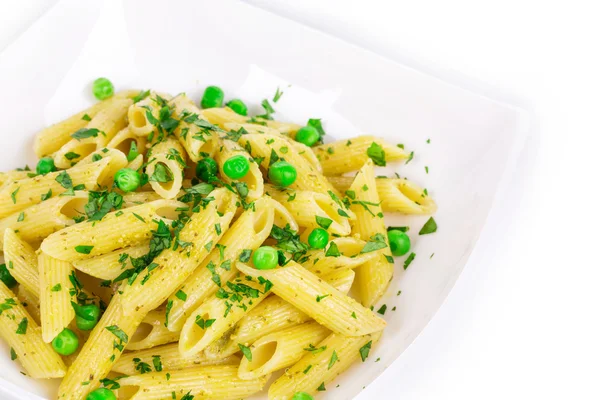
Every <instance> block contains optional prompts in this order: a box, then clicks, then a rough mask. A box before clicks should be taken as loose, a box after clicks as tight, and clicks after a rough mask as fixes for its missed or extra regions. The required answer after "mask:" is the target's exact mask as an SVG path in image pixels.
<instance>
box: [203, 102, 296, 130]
mask: <svg viewBox="0 0 600 400" xmlns="http://www.w3.org/2000/svg"><path fill="white" fill-rule="evenodd" d="M202 114H203V116H204V118H206V119H207V120H208V122H210V123H211V124H215V125H218V126H220V127H221V128H223V129H228V128H227V125H228V124H231V123H237V124H242V125H243V126H244V128H246V127H247V125H252V126H250V127H249V128H250V129H251V130H253V128H254V127H255V126H256V128H254V129H255V130H256V132H258V133H268V132H261V128H260V127H261V126H262V127H265V128H271V129H272V130H275V131H277V132H279V133H280V134H284V135H286V134H289V135H295V134H296V132H297V131H298V129H300V125H298V124H293V123H288V122H281V121H274V120H269V119H264V118H259V117H257V118H249V117H245V116H243V115H239V114H236V113H235V112H234V111H233V110H232V109H231V108H229V107H223V108H207V109H204V110H202ZM229 126H231V125H229ZM236 130H237V129H236ZM249 132H250V131H249ZM271 132H272V131H271Z"/></svg>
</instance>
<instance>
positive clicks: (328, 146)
mask: <svg viewBox="0 0 600 400" xmlns="http://www.w3.org/2000/svg"><path fill="white" fill-rule="evenodd" d="M92 92H93V94H94V96H95V97H96V98H98V99H99V100H100V102H98V103H97V104H95V105H93V106H92V107H89V108H87V109H85V110H82V111H81V112H79V113H77V114H75V115H74V116H72V117H70V118H68V119H66V120H65V121H62V122H59V123H58V124H55V125H53V126H51V127H48V128H46V129H44V130H42V131H41V132H39V133H38V137H37V138H36V142H35V143H36V147H35V150H36V154H38V155H39V156H40V160H39V161H38V163H37V166H36V170H35V171H30V170H29V169H28V168H26V169H25V168H24V169H21V170H15V171H9V172H6V173H2V174H0V235H2V236H1V240H0V246H2V251H3V253H4V257H5V264H3V265H2V266H0V280H1V283H0V295H1V296H0V299H4V300H3V303H0V337H1V338H2V339H3V340H4V341H5V342H6V343H7V344H8V345H9V346H10V348H11V358H13V361H15V362H17V363H20V364H21V366H22V368H23V369H24V370H25V372H26V373H27V374H29V375H30V376H32V377H35V378H37V379H47V378H61V379H62V381H61V384H60V387H59V389H58V393H57V394H56V397H57V398H60V399H88V400H107V399H116V398H117V395H118V396H121V395H124V396H130V395H131V398H132V399H136V398H157V399H158V398H172V396H173V395H172V394H173V393H175V396H176V397H177V396H179V397H178V398H183V399H186V400H191V399H193V398H194V397H195V396H199V397H202V396H205V395H206V393H210V397H211V399H217V400H218V399H232V398H245V397H248V396H252V395H254V394H256V393H258V392H261V391H266V392H267V393H268V396H269V398H274V399H293V400H311V399H313V398H318V397H319V392H320V391H323V390H324V389H325V388H326V385H329V384H330V383H331V381H333V380H334V379H335V378H336V377H337V376H338V375H340V374H341V373H342V372H344V371H345V370H346V369H347V368H349V367H350V366H351V365H352V364H354V363H360V362H365V361H366V360H367V358H369V357H370V354H371V351H372V350H373V351H377V349H376V346H377V342H378V340H379V338H380V337H381V334H382V332H383V330H384V329H385V327H386V321H385V319H384V316H385V317H386V318H387V317H388V316H389V315H390V313H388V314H386V310H387V305H385V304H384V305H380V304H378V303H379V301H380V299H381V298H382V296H384V294H385V293H386V291H388V286H389V285H390V281H391V280H392V278H393V276H394V274H395V273H397V271H398V267H396V266H395V259H394V256H397V257H404V258H403V259H402V260H400V262H399V264H400V265H401V266H400V268H402V265H403V266H404V268H407V267H408V265H410V264H411V263H412V262H413V260H415V259H416V254H415V253H414V252H412V253H411V241H410V238H409V236H408V234H407V231H408V230H409V228H410V227H389V228H388V227H386V225H385V222H384V212H386V213H388V212H393V211H397V212H401V213H405V214H411V213H412V214H419V215H424V214H430V213H432V212H433V211H434V210H435V203H434V202H433V200H432V199H431V197H430V195H429V193H428V192H427V191H426V190H425V189H421V188H420V187H419V186H418V185H416V184H415V183H413V182H411V181H408V180H405V179H399V178H393V179H392V178H382V177H381V176H378V175H376V168H377V167H379V166H383V165H388V164H389V163H393V162H396V161H402V160H404V159H406V158H407V157H408V155H407V153H406V152H405V151H404V149H401V148H400V147H398V146H395V145H393V144H391V143H387V142H386V141H385V140H382V139H379V138H376V137H373V136H359V137H356V138H352V139H350V140H344V141H329V140H328V137H327V135H326V133H325V129H326V127H327V124H326V123H327V121H321V120H320V119H316V118H311V119H309V120H308V121H300V122H302V124H300V125H298V124H294V123H290V122H283V121H280V120H278V119H277V117H278V116H279V115H278V113H277V110H276V108H277V102H278V101H279V100H280V98H281V96H282V95H283V92H282V91H280V90H279V89H278V90H277V92H276V94H275V96H273V97H272V100H269V99H267V98H265V99H264V100H263V101H262V102H261V104H260V106H262V108H263V110H264V113H262V114H259V115H252V116H249V115H248V110H249V107H248V106H247V105H246V103H244V102H243V101H242V100H241V99H230V100H228V101H226V97H225V93H224V91H223V90H222V89H221V88H219V87H218V86H209V87H207V88H206V90H205V91H204V93H203V95H202V98H201V99H192V98H189V97H187V96H186V95H185V94H177V95H170V94H166V93H160V92H157V91H152V90H142V91H138V90H134V91H124V92H117V93H115V92H114V85H113V84H112V83H111V82H110V81H109V80H108V79H106V78H99V79H97V80H96V81H94V84H93V90H92ZM223 104H225V107H223ZM199 106H200V107H199ZM250 109H251V108H250ZM49 155H52V156H51V157H49ZM414 228H420V230H417V232H419V236H418V239H413V240H421V239H420V237H421V236H422V235H426V234H431V233H434V232H435V231H436V230H437V223H436V222H435V220H433V217H430V218H429V220H427V221H426V222H425V223H424V225H423V226H422V227H414ZM418 262H419V259H418V258H417V261H415V263H418ZM416 267H417V266H414V267H413V268H416ZM351 288H352V289H356V290H350V289H351ZM403 290H410V288H406V289H403ZM348 293H353V294H352V295H349V294H348ZM354 293H355V294H354ZM374 310H377V311H374ZM126 349H127V350H128V352H127V353H126V355H125V356H124V357H123V358H121V355H122V354H123V352H124V351H125V350H126ZM61 356H66V357H68V358H66V360H68V362H67V363H66V364H65V362H64V361H63V359H62V358H61ZM120 359H121V360H120ZM67 364H68V366H67ZM279 370H284V371H287V372H285V373H284V374H283V375H281V376H280V377H279V378H277V379H276V380H275V381H274V382H272V383H271V384H270V386H269V387H268V388H267V387H266V385H267V382H268V381H269V377H270V375H271V373H273V372H276V371H279ZM124 372H127V376H125V375H123V373H124ZM119 386H121V387H120V388H119ZM329 387H331V386H329ZM329 387H328V388H329ZM328 390H329V389H328ZM331 390H334V389H333V388H332V389H331Z"/></svg>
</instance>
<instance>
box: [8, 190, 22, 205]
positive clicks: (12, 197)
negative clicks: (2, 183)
mask: <svg viewBox="0 0 600 400" xmlns="http://www.w3.org/2000/svg"><path fill="white" fill-rule="evenodd" d="M19 189H21V186H19V187H17V188H16V189H15V191H14V192H12V193H11V194H10V198H11V199H12V202H13V204H17V193H19Z"/></svg>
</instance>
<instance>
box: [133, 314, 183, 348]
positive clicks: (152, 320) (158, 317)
mask: <svg viewBox="0 0 600 400" xmlns="http://www.w3.org/2000/svg"><path fill="white" fill-rule="evenodd" d="M165 318H166V310H165V309H164V308H162V309H161V308H157V309H156V310H152V311H150V312H149V313H148V315H146V317H144V320H143V321H142V323H141V324H140V326H139V327H138V328H137V330H136V331H135V333H134V334H133V335H132V336H131V338H130V339H129V343H128V344H127V347H126V348H127V350H143V349H149V348H153V347H156V346H159V345H161V344H165V343H171V342H175V341H177V339H179V332H171V331H170V330H168V329H167V327H166V324H165V322H166V319H165Z"/></svg>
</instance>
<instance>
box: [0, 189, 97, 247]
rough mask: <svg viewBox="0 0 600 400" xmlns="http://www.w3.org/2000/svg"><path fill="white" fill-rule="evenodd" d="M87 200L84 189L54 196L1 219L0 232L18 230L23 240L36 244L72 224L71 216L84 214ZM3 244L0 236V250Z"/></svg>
mask: <svg viewBox="0 0 600 400" xmlns="http://www.w3.org/2000/svg"><path fill="white" fill-rule="evenodd" d="M87 202H88V194H87V192H84V191H77V192H74V195H73V196H62V197H60V196H58V197H54V198H52V199H50V200H46V201H44V202H42V203H40V204H37V205H34V206H31V207H29V208H26V209H24V210H23V211H20V212H18V213H15V214H12V215H9V216H8V217H5V218H3V219H1V220H0V232H4V231H5V230H6V229H12V230H15V231H18V232H19V237H20V238H22V239H23V240H25V241H27V242H29V243H36V244H38V243H40V242H41V241H42V240H43V239H44V238H45V237H46V236H48V235H50V234H52V233H54V232H56V231H58V230H61V229H63V228H65V227H67V226H70V225H73V224H74V223H75V220H74V219H73V217H80V216H82V215H85V210H84V206H85V205H86V204H87ZM3 246H4V238H3V237H2V236H0V250H1V249H2V248H3Z"/></svg>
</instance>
